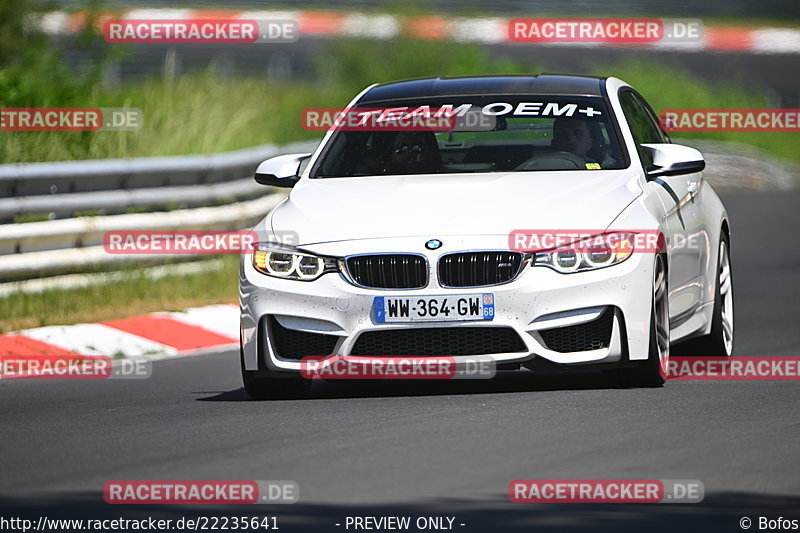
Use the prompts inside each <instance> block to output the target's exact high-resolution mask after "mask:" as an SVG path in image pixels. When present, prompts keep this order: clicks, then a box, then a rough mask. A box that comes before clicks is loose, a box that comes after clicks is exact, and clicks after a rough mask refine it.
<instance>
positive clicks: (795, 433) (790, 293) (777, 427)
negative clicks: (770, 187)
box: [0, 192, 800, 533]
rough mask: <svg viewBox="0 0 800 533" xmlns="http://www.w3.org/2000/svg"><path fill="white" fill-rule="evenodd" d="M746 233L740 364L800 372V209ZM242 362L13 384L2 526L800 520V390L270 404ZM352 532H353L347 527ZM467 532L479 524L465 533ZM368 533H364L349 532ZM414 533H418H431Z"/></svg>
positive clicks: (559, 385) (620, 391) (764, 217)
mask: <svg viewBox="0 0 800 533" xmlns="http://www.w3.org/2000/svg"><path fill="white" fill-rule="evenodd" d="M722 196H723V199H724V200H725V202H726V205H727V207H728V209H729V212H730V214H731V220H732V232H733V246H732V251H733V268H734V270H733V276H734V278H733V279H734V294H735V298H736V306H735V308H736V344H737V346H736V355H737V356H745V355H752V356H757V355H777V356H796V355H800V328H798V326H797V320H798V310H800V283H797V280H796V278H797V276H798V273H800V248H798V246H797V242H798V239H797V234H796V232H797V229H796V228H797V227H798V217H800V213H799V212H798V207H799V206H800V193H798V192H791V193H787V192H770V193H749V194H738V193H737V194H733V193H732V194H724V195H722ZM237 356H238V355H237V354H236V353H233V352H229V353H222V354H216V355H207V356H200V357H194V358H184V359H177V360H167V361H161V362H157V363H155V364H154V368H153V374H152V377H151V378H150V379H144V380H114V381H108V380H98V381H93V380H88V381H77V380H76V381H70V380H53V381H49V380H48V381H45V380H42V381H36V380H33V381H2V382H0V412H1V413H2V414H0V423H1V424H2V426H0V428H1V429H0V434H1V435H2V436H1V437H0V516H3V517H9V516H32V517H36V516H39V515H46V516H48V517H50V518H53V517H65V516H70V517H76V518H114V517H120V516H123V517H129V518H132V517H139V518H141V517H146V516H159V517H165V518H166V517H172V518H175V517H179V516H188V515H196V514H203V515H212V514H216V515H258V516H260V515H271V516H275V515H277V516H278V520H279V522H278V523H279V527H280V530H281V531H284V532H287V533H290V532H293V531H346V529H345V528H344V520H345V517H346V516H365V515H370V516H387V515H392V516H411V517H412V520H413V519H414V518H416V517H418V516H454V517H455V524H456V525H455V526H454V528H455V531H464V532H476V531H477V532H483V531H492V532H493V531H498V532H501V531H512V530H513V531H548V530H553V531H555V530H557V531H625V530H630V531H687V532H688V531H741V530H742V529H741V528H740V525H739V520H740V518H742V517H744V516H747V517H749V518H751V520H752V521H753V523H754V524H753V527H752V528H751V529H752V530H758V526H757V524H758V517H759V516H765V517H768V518H770V519H776V518H778V517H784V518H790V519H800V417H798V406H800V384H798V382H797V381H794V382H792V381H788V382H779V381H750V382H742V381H728V382H699V381H680V382H670V383H668V384H667V386H666V387H664V388H663V389H656V390H652V389H624V388H608V386H607V384H606V382H605V381H604V380H603V379H602V378H600V377H598V376H594V375H583V376H569V377H566V376H564V377H557V378H553V377H541V376H539V377H537V376H534V375H532V374H529V373H516V374H504V375H501V376H500V377H498V378H497V379H495V380H493V381H491V382H477V381H469V382H466V381H461V382H446V383H441V382H436V383H428V384H426V385H425V386H424V387H421V386H420V385H418V384H410V383H401V382H394V383H388V384H382V385H379V386H378V385H372V384H366V383H356V384H348V385H344V384H341V383H333V384H331V383H322V384H317V385H315V386H314V389H313V391H312V395H311V398H310V399H305V400H299V401H274V402H253V401H248V400H247V399H246V395H245V393H244V391H243V390H242V389H241V385H240V380H239V370H238V361H237ZM519 478H535V479H581V478H583V479H596V478H614V479H642V478H648V479H681V478H683V479H699V480H701V481H702V482H703V483H704V485H705V490H706V495H705V499H704V501H703V502H702V503H699V504H684V505H668V504H655V505H648V504H616V505H606V504H602V505H601V504H546V505H543V504H536V505H534V504H512V503H509V501H508V497H507V492H506V491H507V487H508V484H509V482H510V481H512V480H514V479H519ZM122 479H282V480H294V481H297V482H298V483H299V486H300V501H299V502H298V503H296V504H293V505H282V506H278V505H270V506H259V505H248V506H246V505H239V506H214V507H213V508H212V507H206V508H199V507H188V506H173V507H169V506H120V505H108V504H105V503H104V502H103V498H102V487H103V484H104V483H105V482H106V481H109V480H122ZM337 523H340V524H342V525H341V526H336V525H335V524H337ZM460 524H464V525H463V526H462V525H460ZM350 531H353V529H350ZM410 531H417V530H416V529H415V528H412V529H411V530H410Z"/></svg>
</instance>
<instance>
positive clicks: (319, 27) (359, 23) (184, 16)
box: [39, 8, 800, 54]
mask: <svg viewBox="0 0 800 533" xmlns="http://www.w3.org/2000/svg"><path fill="white" fill-rule="evenodd" d="M109 18H115V19H120V20H142V19H159V20H189V19H212V18H213V19H250V20H294V21H297V23H298V26H299V31H300V38H302V37H303V36H332V37H367V38H373V39H393V38H395V37H400V36H403V35H405V36H408V37H414V38H417V39H425V40H434V41H441V40H448V39H452V40H454V41H459V42H480V43H509V42H511V41H510V39H509V37H508V23H509V21H510V20H511V19H509V18H501V17H444V16H441V15H429V16H414V17H401V16H395V15H389V14H379V13H359V12H339V11H295V10H290V11H257V10H248V11H237V10H225V9H221V10H194V9H168V8H158V9H130V10H123V11H121V12H116V13H112V12H104V13H103V14H102V15H101V16H100V17H99V20H100V21H102V20H105V19H109ZM85 22H86V14H85V13H84V12H77V13H66V12H64V11H53V12H50V13H46V14H45V15H43V16H42V18H41V20H40V21H39V24H40V27H41V28H42V29H43V30H44V31H45V32H47V33H50V34H54V35H60V34H71V33H75V32H77V31H79V30H80V29H81V28H83V26H84V24H85ZM604 45H606V46H622V45H620V44H616V45H612V44H610V43H537V46H583V47H586V46H593V47H595V46H604ZM524 46H531V44H530V43H527V44H524ZM635 46H636V47H637V48H640V49H648V48H649V49H654V50H674V51H685V52H699V51H709V50H713V51H727V52H750V53H755V54H797V53H800V29H796V28H771V27H763V28H758V27H718V26H706V27H705V28H704V32H703V37H702V39H699V40H697V41H692V42H668V41H662V42H656V43H642V44H637V45H635Z"/></svg>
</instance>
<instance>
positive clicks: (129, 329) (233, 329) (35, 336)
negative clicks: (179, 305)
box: [0, 305, 239, 359]
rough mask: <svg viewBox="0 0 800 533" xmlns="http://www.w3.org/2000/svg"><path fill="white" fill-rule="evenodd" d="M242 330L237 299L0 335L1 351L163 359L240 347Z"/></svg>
mask: <svg viewBox="0 0 800 533" xmlns="http://www.w3.org/2000/svg"><path fill="white" fill-rule="evenodd" d="M238 331H239V306H238V305H209V306H205V307H194V308H191V309H187V310H185V311H183V312H179V313H151V314H148V315H143V316H137V317H133V318H124V319H121V320H110V321H108V322H100V323H97V324H75V325H72V326H47V327H43V328H33V329H26V330H22V331H17V332H14V333H10V334H8V335H0V356H30V355H72V354H79V355H104V356H108V357H111V358H122V357H124V358H147V359H162V358H170V357H174V356H178V355H189V354H193V353H196V352H199V351H207V350H209V349H220V350H222V349H229V348H232V347H235V346H236V345H237V344H238V342H239V341H238V336H239V333H238Z"/></svg>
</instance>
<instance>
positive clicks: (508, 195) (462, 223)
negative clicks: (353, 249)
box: [268, 169, 641, 244]
mask: <svg viewBox="0 0 800 533" xmlns="http://www.w3.org/2000/svg"><path fill="white" fill-rule="evenodd" d="M639 194H641V189H640V187H639V184H638V172H637V171H636V170H634V169H628V170H616V171H610V170H609V171H596V170H595V171H561V172H515V173H503V174H501V173H496V174H439V175H415V176H370V177H355V178H324V179H308V178H304V179H302V180H300V182H299V183H298V184H297V185H296V186H295V188H294V189H293V190H292V192H291V194H290V195H289V197H288V199H287V200H286V201H284V202H283V203H282V204H280V205H279V206H278V207H276V208H275V210H274V211H273V213H272V216H271V217H269V218H268V220H269V221H271V227H272V230H273V231H294V232H297V234H298V237H299V242H300V244H313V243H325V242H333V241H344V240H354V239H373V238H390V237H406V236H426V237H430V236H436V237H441V236H447V235H507V234H508V233H509V232H510V231H512V230H515V229H600V230H602V229H605V228H607V227H608V225H609V224H610V223H611V222H612V221H613V220H614V218H616V217H617V215H619V213H620V212H621V211H622V210H623V209H624V208H625V207H626V206H627V205H629V204H630V203H631V202H632V201H633V200H634V199H635V198H636V197H637V196H639Z"/></svg>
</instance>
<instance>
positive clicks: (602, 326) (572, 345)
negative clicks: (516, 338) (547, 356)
mask: <svg viewBox="0 0 800 533" xmlns="http://www.w3.org/2000/svg"><path fill="white" fill-rule="evenodd" d="M613 325H614V313H613V312H612V311H610V310H605V311H603V314H602V315H600V316H599V317H597V318H596V319H594V320H592V321H591V322H586V323H585V324H577V325H575V326H566V327H563V328H553V329H545V330H542V331H540V332H539V334H540V335H541V336H542V340H544V343H545V345H546V346H547V348H548V349H550V350H553V351H555V352H560V353H567V352H585V351H588V350H599V349H601V348H607V347H608V345H609V343H610V342H611V329H612V327H613Z"/></svg>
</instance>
